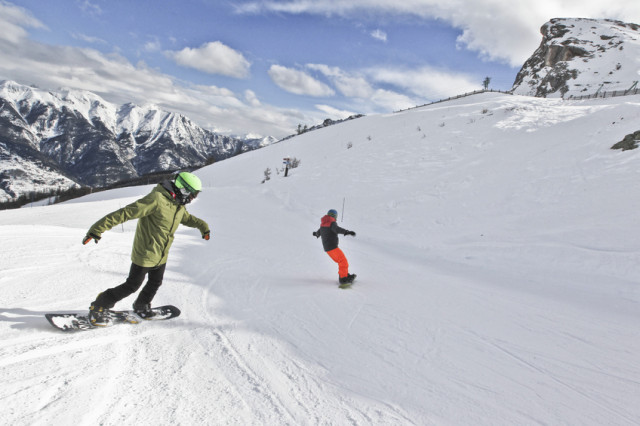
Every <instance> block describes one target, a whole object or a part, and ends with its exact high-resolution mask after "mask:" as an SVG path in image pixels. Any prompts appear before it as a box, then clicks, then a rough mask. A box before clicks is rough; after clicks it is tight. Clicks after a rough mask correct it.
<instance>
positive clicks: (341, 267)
mask: <svg viewBox="0 0 640 426" xmlns="http://www.w3.org/2000/svg"><path fill="white" fill-rule="evenodd" d="M327 254H328V255H329V257H330V258H331V259H333V261H334V262H336V263H337V264H338V275H339V276H340V278H343V277H346V276H347V275H349V262H347V257H346V256H345V255H344V253H343V252H342V250H340V248H334V249H333V250H330V251H328V252H327Z"/></svg>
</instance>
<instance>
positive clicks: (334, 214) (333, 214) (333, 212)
mask: <svg viewBox="0 0 640 426" xmlns="http://www.w3.org/2000/svg"><path fill="white" fill-rule="evenodd" d="M327 215H328V216H331V217H332V218H334V219H337V218H338V210H334V209H331V210H329V211H328V212H327Z"/></svg>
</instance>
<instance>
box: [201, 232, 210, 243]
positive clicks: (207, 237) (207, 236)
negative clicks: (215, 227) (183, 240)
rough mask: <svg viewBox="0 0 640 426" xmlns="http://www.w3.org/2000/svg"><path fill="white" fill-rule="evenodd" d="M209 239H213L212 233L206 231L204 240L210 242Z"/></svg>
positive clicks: (203, 235) (203, 236)
mask: <svg viewBox="0 0 640 426" xmlns="http://www.w3.org/2000/svg"><path fill="white" fill-rule="evenodd" d="M209 238H211V231H205V233H204V234H202V239H203V240H207V241H209Z"/></svg>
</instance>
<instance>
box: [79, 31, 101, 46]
mask: <svg viewBox="0 0 640 426" xmlns="http://www.w3.org/2000/svg"><path fill="white" fill-rule="evenodd" d="M71 37H73V38H75V39H76V40H82V41H85V42H87V43H91V44H107V42H106V40H103V39H101V38H98V37H91V36H88V35H86V34H79V33H73V34H71Z"/></svg>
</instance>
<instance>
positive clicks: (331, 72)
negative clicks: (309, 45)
mask: <svg viewBox="0 0 640 426" xmlns="http://www.w3.org/2000/svg"><path fill="white" fill-rule="evenodd" d="M307 67H308V68H309V69H312V70H314V71H319V72H321V73H322V74H324V76H325V77H327V78H328V79H330V80H331V82H332V83H333V85H334V86H335V87H336V88H337V89H338V91H340V93H342V94H343V95H344V96H347V97H349V98H368V97H370V96H372V95H373V92H374V89H373V87H371V85H370V84H369V82H367V80H366V79H365V78H364V77H362V76H359V75H353V74H348V73H347V72H345V71H343V70H341V69H340V68H338V67H330V66H328V65H323V64H307Z"/></svg>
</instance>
